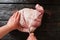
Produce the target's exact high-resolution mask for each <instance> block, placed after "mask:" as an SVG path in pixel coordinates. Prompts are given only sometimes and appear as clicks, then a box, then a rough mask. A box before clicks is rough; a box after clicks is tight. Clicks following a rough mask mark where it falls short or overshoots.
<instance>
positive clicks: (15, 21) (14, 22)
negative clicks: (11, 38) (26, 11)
mask: <svg viewBox="0 0 60 40" xmlns="http://www.w3.org/2000/svg"><path fill="white" fill-rule="evenodd" d="M19 20H20V14H19V13H18V12H16V13H14V14H13V15H12V16H11V17H10V19H9V20H8V22H7V24H6V25H4V26H2V27H0V39H1V38H2V37H4V36H5V35H6V34H7V33H9V32H11V31H12V30H15V29H18V28H19V26H20V24H19Z"/></svg>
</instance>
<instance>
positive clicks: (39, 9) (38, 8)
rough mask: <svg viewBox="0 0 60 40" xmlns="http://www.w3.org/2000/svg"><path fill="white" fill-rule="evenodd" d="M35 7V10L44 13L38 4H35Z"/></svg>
mask: <svg viewBox="0 0 60 40" xmlns="http://www.w3.org/2000/svg"><path fill="white" fill-rule="evenodd" d="M35 8H36V10H38V11H39V12H41V13H44V9H43V7H42V6H40V5H39V4H37V5H36V6H35Z"/></svg>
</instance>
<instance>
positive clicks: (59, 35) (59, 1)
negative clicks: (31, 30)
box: [0, 0, 60, 40]
mask: <svg viewBox="0 0 60 40" xmlns="http://www.w3.org/2000/svg"><path fill="white" fill-rule="evenodd" d="M12 3H15V4H12ZM17 3H18V4H17ZM37 3H39V4H40V5H42V6H43V7H44V10H45V14H44V16H43V20H42V25H41V26H40V27H39V28H37V29H36V30H35V36H36V37H37V39H38V40H60V0H0V26H3V25H5V24H6V23H7V21H8V19H9V17H10V16H11V15H12V12H13V11H14V10H15V9H17V10H20V9H22V8H25V7H28V8H34V6H35V4H37ZM27 37H28V33H22V32H19V31H18V30H14V31H12V32H10V33H8V34H7V35H6V36H5V37H3V38H2V40H26V38H27Z"/></svg>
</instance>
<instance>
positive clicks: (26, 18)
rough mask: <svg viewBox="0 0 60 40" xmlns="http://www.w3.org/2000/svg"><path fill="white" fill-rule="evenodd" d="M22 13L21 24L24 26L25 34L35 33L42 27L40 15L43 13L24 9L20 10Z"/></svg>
mask: <svg viewBox="0 0 60 40" xmlns="http://www.w3.org/2000/svg"><path fill="white" fill-rule="evenodd" d="M19 13H21V17H20V24H21V26H22V30H20V31H23V32H33V31H34V30H35V29H36V28H37V27H38V26H39V25H40V22H41V21H40V20H41V19H40V18H39V17H40V15H41V13H40V12H38V11H37V10H34V9H30V8H24V9H22V10H19Z"/></svg>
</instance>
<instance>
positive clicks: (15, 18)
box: [6, 11, 20, 30]
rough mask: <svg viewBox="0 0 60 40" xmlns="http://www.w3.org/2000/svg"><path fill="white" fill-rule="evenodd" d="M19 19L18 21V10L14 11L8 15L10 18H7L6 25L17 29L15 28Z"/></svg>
mask: <svg viewBox="0 0 60 40" xmlns="http://www.w3.org/2000/svg"><path fill="white" fill-rule="evenodd" d="M19 21H20V14H19V12H18V11H17V12H16V13H14V14H13V15H12V16H11V17H10V19H9V20H8V22H7V24H6V25H7V26H8V27H11V28H12V29H13V30H14V29H17V28H18V27H19V26H20V24H19Z"/></svg>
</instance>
